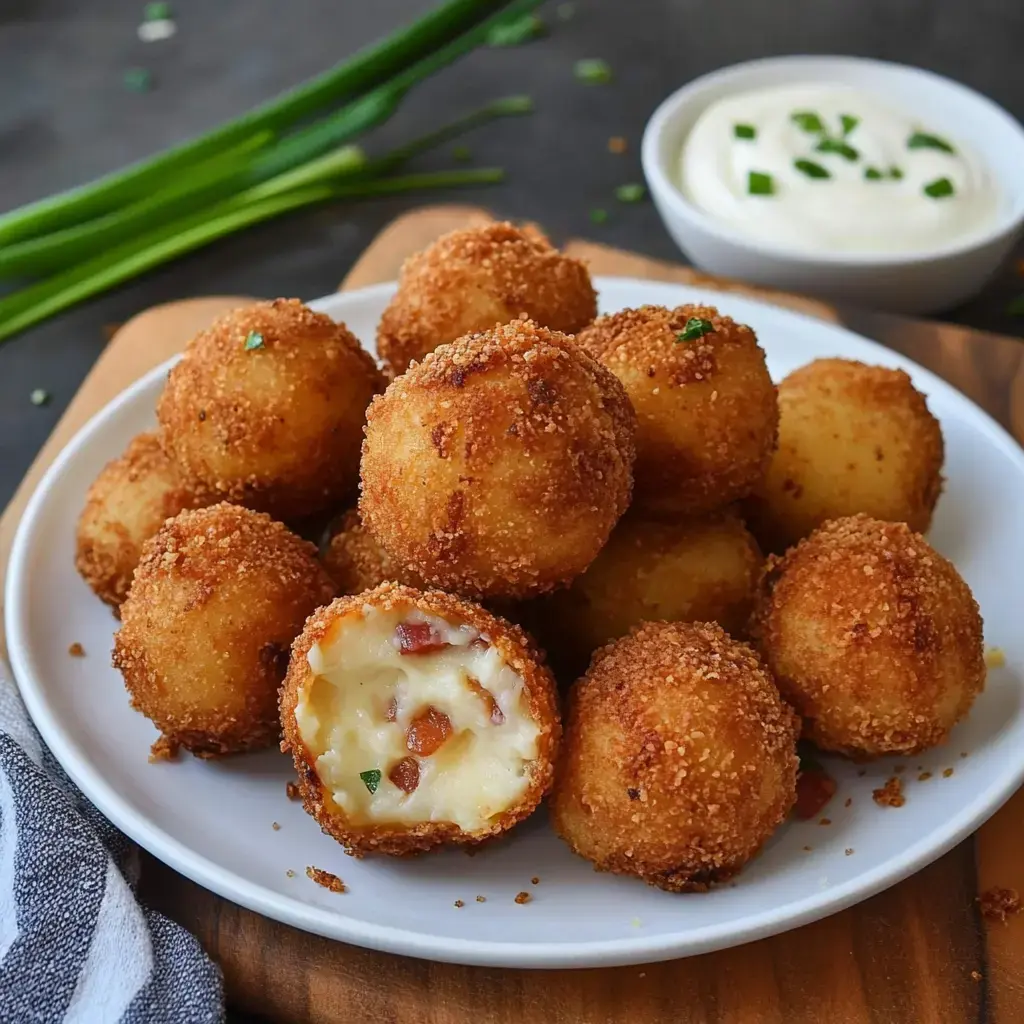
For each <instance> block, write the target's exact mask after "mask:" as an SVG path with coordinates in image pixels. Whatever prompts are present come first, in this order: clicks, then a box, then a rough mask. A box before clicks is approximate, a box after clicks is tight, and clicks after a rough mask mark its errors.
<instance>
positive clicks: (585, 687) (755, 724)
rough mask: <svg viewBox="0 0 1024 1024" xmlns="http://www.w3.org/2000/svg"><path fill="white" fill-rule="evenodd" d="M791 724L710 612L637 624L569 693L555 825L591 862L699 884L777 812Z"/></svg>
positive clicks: (792, 753) (667, 885) (730, 870)
mask: <svg viewBox="0 0 1024 1024" xmlns="http://www.w3.org/2000/svg"><path fill="white" fill-rule="evenodd" d="M798 731H799V722H798V720H797V717H796V715H794V714H793V712H792V711H791V710H790V708H789V707H788V706H787V705H786V704H785V703H784V702H783V701H782V699H781V697H780V696H779V693H778V690H777V689H776V687H775V684H774V682H773V681H772V678H771V676H770V675H769V674H768V672H767V671H766V669H765V667H764V665H763V664H762V663H761V660H760V658H758V656H757V654H756V653H755V652H754V650H753V649H752V648H750V647H749V646H747V645H746V644H743V643H739V642H737V641H735V640H732V639H730V638H729V637H728V636H727V635H726V633H725V632H724V631H723V630H722V629H721V628H720V627H719V626H716V625H714V624H710V623H689V624H687V623H665V622H654V623H645V624H643V625H641V626H639V627H638V628H636V629H634V630H633V631H632V632H631V633H630V634H629V636H627V637H624V638H623V639H621V640H617V641H615V642H614V643H612V644H609V645H608V646H607V647H604V648H603V649H602V650H600V651H598V652H597V654H595V655H594V660H593V662H592V663H591V666H590V669H589V671H588V672H587V674H586V675H585V676H584V677H583V678H582V679H580V680H579V681H578V682H577V683H576V684H575V686H574V687H573V689H572V691H571V693H570V696H569V705H568V718H567V721H566V724H565V739H564V745H563V754H562V759H561V761H560V762H559V767H558V772H557V775H556V785H555V789H554V792H553V794H552V797H551V813H552V820H553V822H554V826H555V830H556V831H557V832H558V833H559V835H561V836H562V837H563V838H564V839H565V840H566V841H567V842H568V843H569V845H570V846H571V847H572V848H573V850H574V851H575V852H576V853H578V854H580V855H581V856H583V857H586V858H587V859H588V860H591V861H593V862H594V865H595V867H596V868H597V869H598V870H604V871H614V872H617V873H620V874H630V875H636V876H638V877H639V878H642V879H643V880H644V881H645V882H647V883H648V884H650V885H655V886H658V887H660V888H662V889H668V890H672V891H677V892H686V891H700V890H704V889H707V888H708V887H709V886H711V885H714V884H716V883H719V882H723V881H726V880H727V879H729V878H731V877H732V876H733V875H735V874H736V872H737V871H739V870H740V868H742V866H743V865H744V864H745V863H746V862H747V861H748V860H749V859H750V858H751V857H753V856H754V855H755V854H756V853H757V852H758V850H759V849H760V848H761V846H762V845H763V844H764V842H765V841H766V840H767V839H768V837H769V836H770V835H771V834H772V832H773V831H774V830H775V829H776V828H777V827H778V825H779V824H780V823H781V822H782V821H783V820H784V819H785V817H786V815H787V814H788V813H789V810H790V808H791V807H792V806H793V803H794V801H795V799H796V777H797V768H798V765H799V761H798V758H797V754H796V739H797V733H798Z"/></svg>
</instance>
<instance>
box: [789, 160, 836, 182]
mask: <svg viewBox="0 0 1024 1024" xmlns="http://www.w3.org/2000/svg"><path fill="white" fill-rule="evenodd" d="M793 166H794V167H795V168H796V169H797V170H798V171H800V172H801V173H802V174H806V175H807V177H808V178H831V177H832V175H831V174H829V172H828V171H827V170H826V169H825V168H824V167H822V166H821V164H816V163H815V162H814V161H813V160H794V161H793Z"/></svg>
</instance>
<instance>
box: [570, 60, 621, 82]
mask: <svg viewBox="0 0 1024 1024" xmlns="http://www.w3.org/2000/svg"><path fill="white" fill-rule="evenodd" d="M572 73H573V74H574V75H575V76H576V78H577V80H578V81H580V82H586V84H587V85H604V84H606V83H607V82H610V81H611V80H612V69H611V67H610V66H609V64H608V62H607V61H606V60H601V59H600V58H599V57H592V58H586V59H584V60H578V61H576V63H575V64H574V65H573V69H572Z"/></svg>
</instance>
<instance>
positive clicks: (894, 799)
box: [871, 775, 907, 807]
mask: <svg viewBox="0 0 1024 1024" xmlns="http://www.w3.org/2000/svg"><path fill="white" fill-rule="evenodd" d="M871 796H872V798H873V799H874V801H875V803H876V804H878V806H879V807H902V806H903V805H904V804H905V803H906V802H907V798H906V797H905V796H904V795H903V783H902V782H901V781H900V780H899V779H898V778H897V777H896V776H895V775H894V776H893V777H892V778H891V779H889V781H888V782H887V783H886V784H885V785H884V786H882V788H881V789H876V790H873V791H872V793H871Z"/></svg>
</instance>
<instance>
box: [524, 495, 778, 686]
mask: <svg viewBox="0 0 1024 1024" xmlns="http://www.w3.org/2000/svg"><path fill="white" fill-rule="evenodd" d="M762 561H763V559H762V558H761V552H760V551H759V550H758V547H757V543H756V541H755V540H754V538H753V537H752V536H751V535H750V532H749V531H748V530H747V528H746V527H745V526H744V525H743V522H742V520H741V519H740V518H739V516H738V515H737V514H736V513H735V512H734V511H731V510H729V511H726V512H718V513H711V514H710V515H707V516H700V517H693V518H680V519H678V520H676V521H674V522H668V521H659V520H653V519H649V518H646V517H644V516H641V515H638V514H636V513H634V512H632V511H630V512H628V513H627V514H626V515H625V516H624V517H623V518H622V520H621V521H620V522H619V524H618V526H616V527H615V529H614V530H613V531H612V535H611V537H610V538H609V540H608V543H607V544H606V545H605V546H604V547H603V548H602V549H601V552H600V554H598V556H597V558H595V559H594V561H593V562H592V563H591V564H590V566H589V567H588V568H587V570H586V572H584V573H583V574H582V575H580V576H577V577H576V579H575V580H573V582H572V584H571V585H570V587H569V588H568V589H566V590H559V591H556V592H555V593H553V594H551V595H550V596H548V597H546V598H544V599H542V600H541V601H539V602H538V604H537V607H536V609H532V608H531V612H535V614H532V616H531V618H530V623H531V625H533V624H534V623H535V627H534V628H535V631H536V633H537V636H538V637H539V638H540V639H541V642H542V643H544V645H545V646H546V647H547V649H548V650H549V651H552V652H554V651H556V650H557V651H558V652H559V655H560V656H562V657H564V658H566V660H569V659H570V658H571V660H572V661H573V662H574V663H575V664H576V665H577V666H578V670H579V671H582V670H583V669H585V668H586V665H587V663H588V662H589V660H590V655H591V654H592V653H593V652H594V651H595V650H597V648H598V647H600V646H601V645H602V644H604V643H607V642H608V641H609V640H614V639H615V638H616V637H620V636H624V635H625V634H626V633H627V632H629V629H630V627H632V626H636V625H639V624H640V623H641V622H644V621H648V622H650V621H660V620H665V621H669V622H717V623H719V625H721V626H722V628H723V629H725V631H726V632H727V633H730V634H731V635H732V636H741V635H742V634H743V632H744V631H745V630H746V627H747V622H748V620H749V618H750V613H751V611H753V607H754V597H755V594H756V592H757V582H758V578H759V575H760V571H761V564H762ZM552 658H554V654H552Z"/></svg>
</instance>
